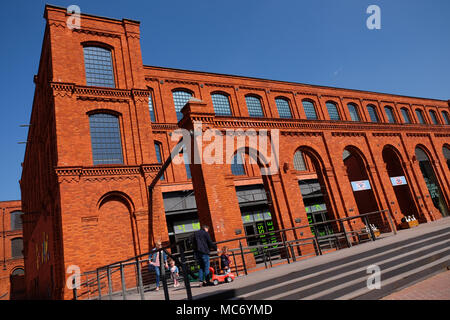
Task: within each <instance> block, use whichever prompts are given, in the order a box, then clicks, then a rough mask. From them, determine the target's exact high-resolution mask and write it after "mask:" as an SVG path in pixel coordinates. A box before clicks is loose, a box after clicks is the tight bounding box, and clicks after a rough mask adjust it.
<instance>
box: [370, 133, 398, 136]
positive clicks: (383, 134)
mask: <svg viewBox="0 0 450 320" xmlns="http://www.w3.org/2000/svg"><path fill="white" fill-rule="evenodd" d="M372 135H373V136H374V137H400V136H401V134H400V133H395V132H374V133H372Z"/></svg>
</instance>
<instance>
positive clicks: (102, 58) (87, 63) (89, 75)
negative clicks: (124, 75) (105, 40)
mask: <svg viewBox="0 0 450 320" xmlns="http://www.w3.org/2000/svg"><path fill="white" fill-rule="evenodd" d="M83 51H84V68H85V71H86V84H87V85H88V86H98V87H111V88H114V87H115V83H114V72H113V64H112V58H111V51H110V50H108V49H104V48H101V47H84V48H83Z"/></svg>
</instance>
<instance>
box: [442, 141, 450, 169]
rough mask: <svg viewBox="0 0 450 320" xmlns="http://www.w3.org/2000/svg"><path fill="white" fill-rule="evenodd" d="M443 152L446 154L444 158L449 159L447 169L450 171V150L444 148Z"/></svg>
mask: <svg viewBox="0 0 450 320" xmlns="http://www.w3.org/2000/svg"><path fill="white" fill-rule="evenodd" d="M442 152H443V153H444V158H445V159H447V167H448V169H449V170H450V149H449V148H447V147H446V146H444V147H443V148H442Z"/></svg>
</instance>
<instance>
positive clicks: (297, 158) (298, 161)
mask: <svg viewBox="0 0 450 320" xmlns="http://www.w3.org/2000/svg"><path fill="white" fill-rule="evenodd" d="M294 169H295V170H297V171H306V165H305V159H304V158H303V153H302V152H301V151H297V152H296V153H295V155H294Z"/></svg>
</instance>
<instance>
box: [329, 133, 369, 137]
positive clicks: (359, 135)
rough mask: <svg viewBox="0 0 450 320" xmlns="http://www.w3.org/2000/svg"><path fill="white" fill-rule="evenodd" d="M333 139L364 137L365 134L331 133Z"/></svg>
mask: <svg viewBox="0 0 450 320" xmlns="http://www.w3.org/2000/svg"><path fill="white" fill-rule="evenodd" d="M331 135H332V136H333V137H365V136H366V133H365V132H332V133H331Z"/></svg>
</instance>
